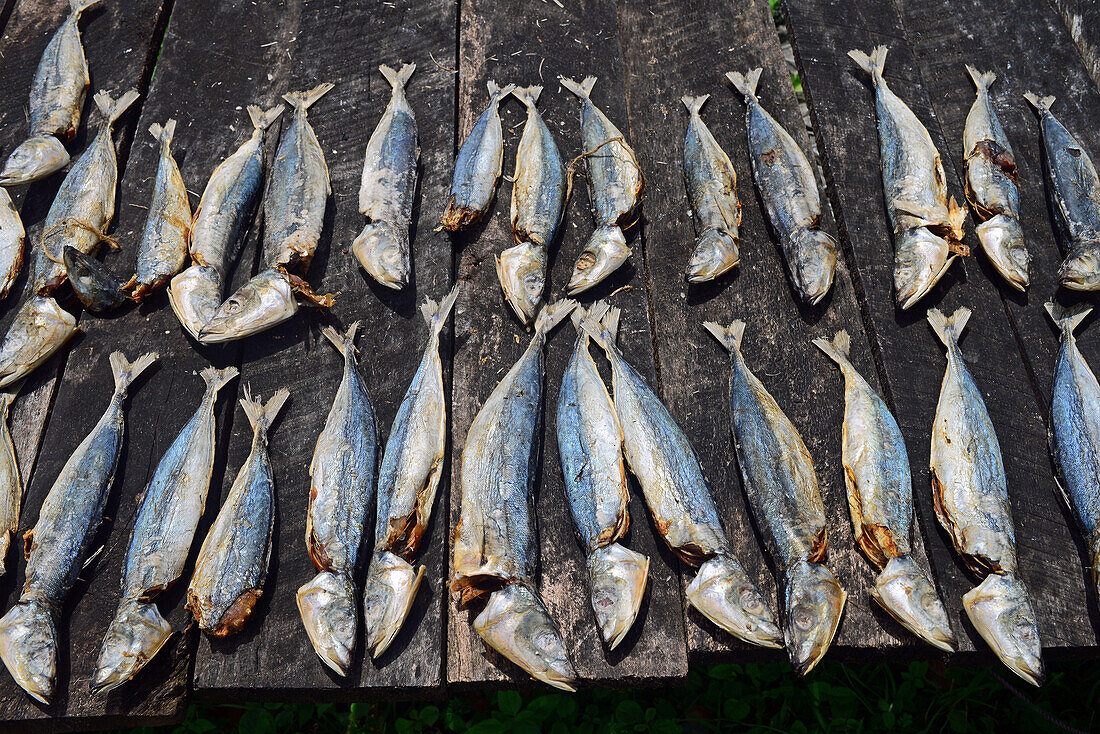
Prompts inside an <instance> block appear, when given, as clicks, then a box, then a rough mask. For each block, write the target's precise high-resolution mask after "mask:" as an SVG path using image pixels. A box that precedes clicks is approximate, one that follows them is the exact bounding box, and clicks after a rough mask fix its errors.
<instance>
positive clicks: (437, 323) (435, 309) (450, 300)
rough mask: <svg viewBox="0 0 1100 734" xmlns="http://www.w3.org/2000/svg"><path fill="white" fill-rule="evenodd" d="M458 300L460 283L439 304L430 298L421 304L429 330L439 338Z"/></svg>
mask: <svg viewBox="0 0 1100 734" xmlns="http://www.w3.org/2000/svg"><path fill="white" fill-rule="evenodd" d="M457 299H458V283H455V285H454V287H453V288H451V290H450V292H449V293H448V294H447V295H445V296H444V297H443V299H442V300H441V301H439V302H438V303H437V302H435V301H433V300H432V299H431V298H429V299H427V300H425V301H424V303H422V304H420V313H421V314H422V315H423V316H424V321H426V322H427V323H428V328H430V329H431V330H432V334H434V335H437V336H438V335H439V332H441V331H443V325H444V324H445V323H447V317H448V316H450V314H451V310H452V309H454V305H455V301H456V300H457Z"/></svg>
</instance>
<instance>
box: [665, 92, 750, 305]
mask: <svg viewBox="0 0 1100 734" xmlns="http://www.w3.org/2000/svg"><path fill="white" fill-rule="evenodd" d="M708 99H710V95H709V94H704V95H702V96H700V97H691V96H689V95H686V94H685V95H684V96H683V97H682V98H681V101H682V102H683V103H684V106H685V107H687V108H688V113H689V114H690V119H689V121H688V129H687V134H686V135H685V136H684V183H685V184H686V185H687V191H688V199H689V200H690V201H691V209H692V212H693V213H694V215H695V216H694V217H693V220H692V221H693V222H694V223H695V233H696V235H697V236H696V239H695V249H694V251H693V252H692V253H691V259H690V260H688V266H687V279H688V280H689V281H690V282H692V283H705V282H706V281H708V280H714V279H715V278H717V277H718V276H720V275H722V273H725V272H726V271H728V270H730V269H731V268H733V267H734V266H735V265H737V263H738V262H740V260H741V256H740V254H739V252H738V236H739V233H738V230H739V228H740V227H741V199H740V198H739V197H738V196H737V171H735V170H734V169H733V163H732V162H731V161H730V158H729V156H728V155H726V151H724V150H722V146H720V145H719V144H718V141H717V140H715V139H714V136H713V135H711V132H710V130H709V129H708V128H707V126H706V123H704V122H703V120H702V118H701V117H699V110H700V109H702V107H703V104H704V103H705V102H706V101H707V100H708ZM750 108H751V105H750ZM764 114H765V115H766V114H767V113H764ZM750 129H751V128H750Z"/></svg>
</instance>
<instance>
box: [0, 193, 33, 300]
mask: <svg viewBox="0 0 1100 734" xmlns="http://www.w3.org/2000/svg"><path fill="white" fill-rule="evenodd" d="M26 239H27V233H26V231H25V230H24V229H23V220H22V219H21V218H20V216H19V212H18V210H16V208H15V205H14V204H13V203H12V200H11V196H9V195H8V192H7V190H5V189H0V300H2V299H4V298H6V297H7V295H8V291H10V290H11V287H12V286H13V285H14V284H15V279H16V278H18V277H19V271H20V270H22V269H23V245H24V243H25V242H26Z"/></svg>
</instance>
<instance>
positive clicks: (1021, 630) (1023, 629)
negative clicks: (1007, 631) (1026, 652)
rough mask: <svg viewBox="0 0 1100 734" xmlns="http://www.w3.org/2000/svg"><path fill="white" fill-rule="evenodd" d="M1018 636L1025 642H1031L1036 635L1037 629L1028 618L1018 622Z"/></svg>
mask: <svg viewBox="0 0 1100 734" xmlns="http://www.w3.org/2000/svg"><path fill="white" fill-rule="evenodd" d="M1016 636H1017V637H1019V638H1020V639H1021V640H1024V641H1025V642H1030V641H1031V640H1032V639H1033V638H1034V637H1035V629H1034V628H1033V627H1032V626H1031V625H1030V624H1028V623H1027V621H1026V620H1023V619H1021V620H1020V621H1019V622H1017V623H1016Z"/></svg>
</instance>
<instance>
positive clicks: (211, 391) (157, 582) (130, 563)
mask: <svg viewBox="0 0 1100 734" xmlns="http://www.w3.org/2000/svg"><path fill="white" fill-rule="evenodd" d="M201 375H202V378H203V380H205V381H206V392H205V393H204V394H203V397H202V400H201V401H200V403H199V407H198V408H197V409H196V410H195V413H194V414H193V415H192V416H191V419H190V420H188V421H187V423H186V424H185V425H184V427H183V429H182V430H181V431H180V432H179V435H178V436H176V439H175V440H174V441H173V442H172V444H171V445H170V446H169V447H168V450H167V451H166V452H165V453H164V456H162V457H161V459H160V462H159V463H158V464H157V468H156V470H155V471H154V472H153V478H152V479H150V480H149V484H148V486H146V488H145V491H144V493H143V494H142V497H141V503H140V505H139V506H138V511H137V517H136V519H135V520H134V529H133V531H132V532H131V533H130V545H129V546H128V547H127V550H126V558H125V560H124V561H123V566H122V598H121V599H120V600H119V604H118V610H117V611H116V612H115V617H114V619H113V620H112V621H111V624H110V626H109V627H108V628H107V633H106V634H105V635H104V637H103V644H102V646H101V647H100V651H99V658H98V660H97V662H96V669H95V673H94V675H93V677H92V683H91V687H92V691H93V692H95V693H107V692H109V691H112V690H114V689H115V688H118V687H119V686H121V685H122V684H123V683H125V682H126V681H128V680H130V679H131V678H133V677H134V676H135V675H137V673H138V672H139V671H140V670H141V669H142V668H144V667H145V665H146V664H147V663H148V662H149V661H150V660H151V659H152V658H153V657H154V656H155V655H156V654H157V653H158V652H159V651H160V649H161V648H162V647H163V646H164V644H165V643H166V642H167V641H168V639H169V637H171V634H172V626H171V625H170V624H169V623H168V621H167V620H166V619H164V617H163V616H161V613H160V610H159V609H158V608H157V605H156V597H157V596H158V595H159V594H160V593H161V592H162V591H164V590H165V589H167V588H168V587H170V586H171V585H172V584H173V583H175V581H176V580H177V579H179V577H180V576H182V575H183V568H184V564H185V563H186V562H187V555H188V553H189V552H190V550H191V543H192V541H193V540H194V538H195V530H196V528H197V527H198V524H199V519H200V518H201V517H202V513H203V509H204V508H205V506H206V495H207V492H208V490H209V488H210V477H211V474H212V473H213V470H214V451H215V449H216V444H215V435H214V424H215V421H214V404H215V403H216V401H217V399H218V391H219V390H220V389H221V388H222V387H224V386H225V385H226V384H227V383H228V382H229V381H230V380H232V379H233V378H234V377H236V376H237V368H236V367H226V368H225V369H222V370H218V369H214V368H213V367H207V368H206V369H204V370H203V371H202V373H201Z"/></svg>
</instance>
